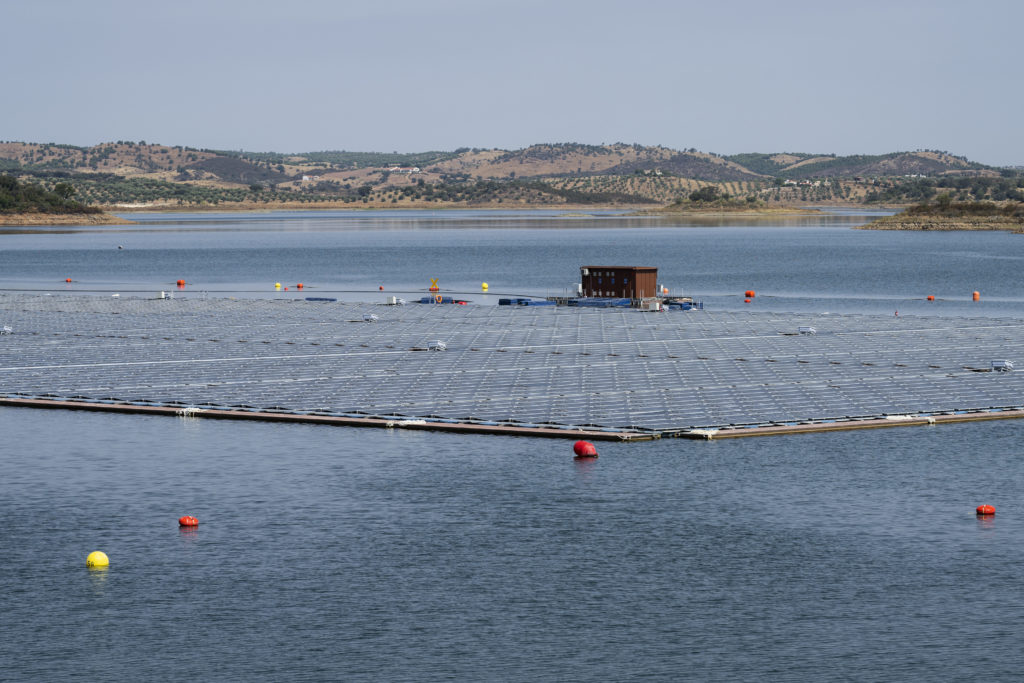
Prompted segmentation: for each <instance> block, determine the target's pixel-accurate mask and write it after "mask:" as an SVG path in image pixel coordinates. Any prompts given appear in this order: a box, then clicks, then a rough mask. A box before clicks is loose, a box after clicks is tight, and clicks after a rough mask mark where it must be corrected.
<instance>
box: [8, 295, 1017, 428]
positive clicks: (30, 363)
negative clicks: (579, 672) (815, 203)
mask: <svg viewBox="0 0 1024 683" xmlns="http://www.w3.org/2000/svg"><path fill="white" fill-rule="evenodd" d="M374 318H375V319H374ZM0 324H4V325H7V326H9V327H10V328H11V330H12V332H13V333H12V334H8V335H4V336H3V337H2V338H0V394H2V395H7V396H12V397H18V396H21V397H46V398H55V399H57V398H59V399H77V400H89V401H106V402H126V403H138V404H150V405H173V406H193V407H197V408H230V409H244V410H259V411H286V412H295V413H317V414H328V415H344V416H379V417H388V418H425V419H432V420H446V421H468V422H480V423H487V424H490V423H501V424H519V425H543V426H565V427H580V426H586V427H592V428H593V427H597V428H606V429H633V430H641V431H655V432H673V431H681V430H686V429H691V428H713V427H727V426H739V425H744V426H745V425H765V424H779V423H791V422H805V421H821V420H843V419H851V418H868V417H877V416H882V415H893V414H921V413H942V412H958V411H971V410H991V409H1003V408H1020V407H1024V373H1021V372H1015V373H1014V372H1008V373H1006V372H991V371H990V367H991V361H992V360H995V359H1011V360H1012V359H1013V358H1014V356H1015V354H1016V353H1017V350H1018V349H1020V348H1021V341H1022V337H1024V321H1019V320H1006V319H983V318H978V319H945V318H915V317H903V318H896V317H890V316H855V315H810V314H807V315H804V314H777V313H756V312H755V313H750V312H710V311H686V312H684V311H672V312H662V313H654V312H641V311H637V310H631V309H576V308H555V307H510V306H455V305H420V304H414V305H407V306H383V305H378V304H346V303H336V302H313V301H305V300H244V301H236V300H231V299H210V300H199V299H186V298H181V297H179V298H176V299H163V300H160V299H148V300H147V299H130V298H127V297H126V298H117V299H115V298H100V297H53V296H51V297H42V296H29V295H14V294H5V295H0ZM808 326H813V328H814V330H815V331H816V334H799V333H798V330H799V329H800V328H801V327H808ZM436 341H443V342H444V345H445V347H446V350H445V351H432V350H429V349H430V348H431V347H432V346H434V345H435V344H434V342H436ZM1018 367H1020V365H1019V364H1018Z"/></svg>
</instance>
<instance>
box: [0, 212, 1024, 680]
mask: <svg viewBox="0 0 1024 683" xmlns="http://www.w3.org/2000/svg"><path fill="white" fill-rule="evenodd" d="M140 218H141V219H142V220H143V221H144V222H142V223H140V225H137V226H128V227H125V228H117V229H82V230H80V231H75V230H73V229H72V230H69V229H67V228H59V229H58V228H53V229H49V230H42V231H33V232H26V233H23V234H4V235H2V236H0V244H2V245H3V248H2V249H0V290H3V291H4V292H5V293H8V294H11V295H18V296H20V295H31V296H35V295H40V296H45V294H46V293H47V292H49V293H51V294H61V295H63V294H72V295H82V296H90V297H104V298H111V297H112V295H113V294H119V295H120V297H125V298H127V297H131V296H145V297H150V296H153V295H155V294H156V292H158V291H160V290H168V291H174V293H175V296H176V297H179V298H182V297H183V298H185V299H189V298H197V299H198V298H202V297H204V296H205V297H207V298H208V299H210V298H217V297H236V298H257V299H264V298H265V299H268V300H277V299H285V298H286V297H292V298H295V297H297V298H303V297H305V296H326V297H335V298H338V299H340V300H344V301H350V302H358V301H366V300H377V299H382V298H383V296H384V295H387V294H394V293H398V292H402V293H409V294H412V293H417V292H419V291H425V290H426V288H427V287H428V286H429V285H430V279H431V278H438V280H439V284H440V285H441V286H442V287H443V288H445V289H447V290H449V291H452V292H460V293H463V294H461V296H463V298H468V299H470V300H471V301H472V303H471V306H488V305H491V302H492V300H496V299H497V298H498V297H499V296H502V295H504V294H506V293H507V294H521V295H527V296H545V295H551V296H555V295H559V294H561V292H562V291H563V290H565V289H568V288H569V287H571V286H572V284H573V283H574V282H575V281H576V278H577V277H578V266H579V265H580V264H583V263H612V262H616V263H623V264H636V265H652V266H657V267H658V268H659V274H660V275H661V276H662V279H663V280H664V283H665V284H666V286H668V287H670V288H671V289H672V290H673V291H677V292H681V293H685V294H689V295H692V296H694V297H695V298H698V299H701V300H703V301H704V302H705V306H706V310H707V311H709V312H710V311H717V312H721V313H732V314H736V315H746V313H745V312H746V311H755V312H764V313H773V312H777V313H786V314H788V313H797V314H801V315H821V314H823V313H825V312H828V313H829V314H830V315H831V314H841V315H851V316H863V317H871V316H875V317H877V318H878V319H879V320H882V319H883V318H884V320H885V324H886V325H889V324H891V323H892V322H893V319H894V318H895V317H896V316H895V315H894V314H895V313H896V312H897V311H898V312H899V315H900V317H904V316H910V317H913V316H936V317H940V318H961V319H985V318H990V319H999V320H1004V321H1005V319H1020V318H1024V294H1022V293H1021V291H1018V290H1019V283H1020V276H1019V274H1020V272H1021V262H1022V260H1024V242H1022V241H1021V240H1022V239H1024V238H1022V237H1021V236H1016V235H1009V234H1005V233H969V234H968V233H934V234H931V233H890V232H872V231H860V230H853V229H852V227H853V226H854V225H856V224H858V223H861V222H863V221H864V220H865V217H864V216H851V215H830V216H825V217H821V218H799V219H793V220H789V221H775V222H774V223H756V224H755V223H750V224H737V222H736V221H733V222H731V223H730V222H728V221H726V222H725V223H726V224H724V225H701V224H696V223H687V224H683V223H682V222H680V221H678V219H677V220H675V221H673V220H671V219H668V220H666V219H642V218H625V217H620V216H615V215H601V216H596V217H558V216H557V215H550V214H545V213H534V214H503V213H494V212H488V213H483V212H477V213H474V212H434V213H414V212H401V213H399V212H394V213H356V212H353V213H350V214H346V213H341V212H338V213H336V214H324V213H310V214H288V215H283V216H282V215H275V214H267V215H261V216H259V217H255V218H254V217H244V216H243V217H231V216H219V217H216V219H213V218H211V217H210V216H208V215H185V216H173V215H162V216H153V215H146V216H141V217H140ZM8 232H11V231H8ZM118 246H120V247H122V248H121V249H118ZM66 278H71V279H72V282H71V283H66V282H65V279H66ZM179 278H184V279H186V280H187V281H188V283H189V284H188V285H187V286H186V287H185V289H184V290H177V288H176V287H175V285H174V283H175V281H176V280H177V279H179ZM276 282H281V283H283V284H284V285H286V286H289V287H290V289H289V291H288V292H284V291H277V290H276V289H275V288H274V284H275V283H276ZM298 282H303V283H304V284H305V288H304V289H305V292H304V293H302V294H295V291H294V289H293V288H292V286H293V285H294V284H296V283H298ZM482 282H487V283H488V284H489V294H487V295H484V294H483V293H482V292H481V287H480V285H481V283H482ZM382 286H383V287H384V288H385V289H384V292H383V293H381V290H380V289H379V287H382ZM747 289H754V290H757V297H756V298H755V299H754V301H753V302H752V303H751V304H744V303H743V296H742V295H743V292H744V290H747ZM282 290H283V288H282ZM973 291H979V292H980V293H981V300H980V301H978V302H973V301H971V293H972V292H973ZM927 295H934V296H935V297H936V301H932V302H929V301H927V299H926V296H927ZM407 298H408V297H407ZM0 322H3V321H0ZM1018 367H1020V366H1019V365H1018ZM0 427H2V434H3V437H2V438H3V443H4V449H3V454H2V456H0V513H2V514H3V516H4V518H5V520H7V522H8V523H7V524H6V526H5V531H4V535H3V538H4V541H3V547H4V551H5V559H6V560H7V563H6V570H5V572H4V578H3V579H0V588H2V589H3V593H4V595H5V596H6V599H5V609H4V615H5V616H4V619H3V625H2V626H0V629H2V631H3V634H4V638H3V639H2V640H0V658H2V660H3V661H4V662H5V675H8V676H10V677H11V678H13V679H16V680H17V679H55V678H67V677H70V676H71V675H76V676H80V675H86V676H108V677H117V678H128V677H133V678H148V679H153V678H169V679H185V678H227V679H247V680H280V679H282V678H289V679H300V680H302V679H305V680H322V679H334V680H354V681H379V680H397V681H401V680H409V681H413V680H416V681H421V680H535V679H541V680H567V681H572V680H579V681H584V680H595V679H619V680H623V679H625V680H630V679H644V680H664V681H671V680H679V679H680V678H681V677H683V678H691V679H693V680H723V681H726V680H755V679H773V680H808V679H823V678H833V679H834V678H849V679H854V680H879V679H902V680H936V679H939V680H942V679H960V678H967V677H969V676H970V677H980V676H987V677H991V678H995V679H1000V678H1003V679H1005V678H1008V677H1011V676H1013V675H1016V672H1018V671H1019V670H1020V666H1021V665H1022V664H1024V661H1022V656H1021V655H1020V654H1019V648H1018V647H1017V638H1016V629H1015V628H1014V625H1015V624H1019V623H1020V621H1021V619H1022V618H1024V608H1022V607H1021V606H1020V604H1019V601H1018V600H1016V599H1015V597H1014V596H1015V595H1016V594H1017V592H1018V584H1019V568H1020V566H1021V565H1022V561H1024V551H1022V548H1024V510H1022V509H1020V507H1019V506H1020V503H1019V501H1020V500H1024V495H1022V494H1024V490H1022V489H1024V465H1022V463H1021V458H1020V455H1021V449H1020V443H1021V441H1022V437H1024V423H1021V422H1020V421H1017V420H1007V421H998V422H989V423H971V424H957V425H942V426H935V427H917V428H913V429H889V430H870V431H864V432H847V433H821V434H807V435H798V436H787V437H779V438H771V439H753V440H749V439H739V440H730V441H721V442H716V441H713V442H691V441H683V440H678V439H662V440H659V441H653V442H645V443H600V444H598V447H599V451H600V458H599V459H598V460H596V461H594V462H591V463H577V462H574V461H573V459H572V451H571V448H570V443H565V442H563V441H560V440H547V439H533V438H523V437H496V436H475V435H456V434H444V433H432V432H411V431H407V430H398V429H396V430H361V429H349V428H325V427H319V426H315V425H278V424H263V423H252V422H240V423H230V422H213V421H204V420H190V419H186V418H177V419H175V418H157V417H145V416H123V415H107V414H101V413H89V412H66V411H42V410H32V409H25V408H7V407H3V408H0ZM982 503H988V504H992V505H994V506H995V507H996V509H997V511H998V512H997V514H996V516H995V517H994V518H992V519H979V518H976V517H975V515H974V508H975V507H976V506H977V505H980V504H982ZM182 515H194V516H195V517H197V518H198V519H199V526H198V528H197V529H196V530H195V531H194V532H183V531H179V529H178V527H177V521H176V520H177V519H178V518H179V517H181V516H182ZM93 550H102V551H104V552H105V553H106V554H107V555H108V556H109V557H110V568H109V569H108V570H106V571H102V572H95V571H92V572H90V571H89V570H87V569H86V567H85V557H86V555H88V553H89V552H91V551H93ZM1011 672H1012V673H1011Z"/></svg>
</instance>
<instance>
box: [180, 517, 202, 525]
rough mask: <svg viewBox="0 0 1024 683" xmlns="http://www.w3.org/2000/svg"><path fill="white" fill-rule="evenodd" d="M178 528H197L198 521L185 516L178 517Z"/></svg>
mask: <svg viewBox="0 0 1024 683" xmlns="http://www.w3.org/2000/svg"><path fill="white" fill-rule="evenodd" d="M178 526H183V527H194V526H199V520H198V519H196V518H195V517H192V516H190V515H185V516H184V517H179V518H178Z"/></svg>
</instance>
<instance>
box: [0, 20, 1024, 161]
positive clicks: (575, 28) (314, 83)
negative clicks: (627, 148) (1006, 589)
mask: <svg viewBox="0 0 1024 683" xmlns="http://www.w3.org/2000/svg"><path fill="white" fill-rule="evenodd" d="M0 6H2V13H0V16H2V21H3V24H4V31H3V39H2V41H0V56H2V57H3V59H4V65H5V67H4V73H3V76H2V79H3V82H4V86H5V87H4V98H3V99H4V104H3V106H2V107H0V139H2V140H21V141H29V142H62V143H69V144H74V145H92V144H96V143H99V142H107V141H112V140H135V141H138V140H146V141H147V142H159V143H163V144H168V145H190V146H193V147H204V148H215V149H245V150H249V151H278V152H305V151H317V150H328V149H345V150H353V151H386V152H390V151H401V152H414V151H425V150H434V149H442V150H451V149H454V148H457V147H488V148H490V147H500V148H504V149H516V148H520V147H525V146H527V145H530V144H533V143H537V142H581V143H589V144H600V143H611V142H627V143H634V142H636V143H641V144H645V145H654V144H660V145H665V146H668V147H673V148H677V149H682V148H689V147H696V148H697V149H700V150H703V151H710V152H717V153H720V154H734V153H738V152H781V151H790V152H816V153H836V154H878V153H884V152H893V151H902V150H914V149H941V150H947V151H949V152H952V153H954V154H958V155H964V156H967V157H969V158H970V159H972V160H975V161H980V162H982V163H987V164H994V165H1002V164H1024V145H1022V141H1024V133H1022V130H1024V71H1022V66H1021V65H1022V63H1024V59H1022V57H1021V47H1020V34H1021V27H1022V26H1024V2H1022V1H1021V0H973V1H972V2H965V1H964V0H957V1H952V0H935V1H924V0H878V1H876V0H857V1H856V2H842V3H840V2H834V1H832V0H814V1H813V2H810V1H806V2H805V1H803V0H793V1H790V0H756V1H755V0H702V1H700V2H694V1H692V0H674V1H668V0H667V1H662V0H626V1H618V0H566V1H563V2H560V1H559V0H516V1H514V2H513V1H506V0H362V1H360V2H347V1H345V0H287V1H283V2H282V1H280V0H277V1H275V2H263V1H262V0H172V1H170V2H155V1H154V0H88V1H82V0H0Z"/></svg>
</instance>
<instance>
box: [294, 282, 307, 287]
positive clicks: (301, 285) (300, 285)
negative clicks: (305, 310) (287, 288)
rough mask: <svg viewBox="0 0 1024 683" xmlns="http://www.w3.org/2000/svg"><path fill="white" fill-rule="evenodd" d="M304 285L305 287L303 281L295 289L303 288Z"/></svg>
mask: <svg viewBox="0 0 1024 683" xmlns="http://www.w3.org/2000/svg"><path fill="white" fill-rule="evenodd" d="M303 287H305V285H303V284H302V283H301V282H300V283H299V284H297V285H295V289H302V288H303Z"/></svg>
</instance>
